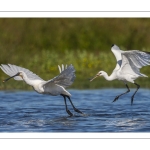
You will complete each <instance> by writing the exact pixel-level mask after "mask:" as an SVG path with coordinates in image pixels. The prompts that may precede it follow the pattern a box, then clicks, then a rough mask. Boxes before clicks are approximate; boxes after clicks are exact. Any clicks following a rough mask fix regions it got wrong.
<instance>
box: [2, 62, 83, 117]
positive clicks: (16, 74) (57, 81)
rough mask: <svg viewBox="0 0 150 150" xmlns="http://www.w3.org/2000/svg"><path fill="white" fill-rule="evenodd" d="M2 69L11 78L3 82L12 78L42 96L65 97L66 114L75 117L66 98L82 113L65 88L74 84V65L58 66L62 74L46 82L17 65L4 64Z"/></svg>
mask: <svg viewBox="0 0 150 150" xmlns="http://www.w3.org/2000/svg"><path fill="white" fill-rule="evenodd" d="M0 68H1V69H2V70H3V72H4V73H6V74H7V75H8V76H10V77H9V78H7V79H6V80H4V81H3V82H6V81H8V80H9V79H11V78H14V79H15V80H24V81H25V82H26V83H27V84H29V85H31V86H32V87H33V89H34V90H35V91H36V92H38V93H40V94H49V95H53V96H56V95H61V96H63V98H64V101H65V107H66V112H67V113H68V114H69V115H70V116H73V114H72V113H71V112H70V111H69V110H68V107H67V102H66V97H67V98H68V99H69V101H70V103H71V105H72V107H73V109H74V110H75V111H76V112H78V113H82V112H81V111H80V110H78V109H77V108H75V106H74V105H73V103H72V101H71V99H70V96H71V94H70V93H69V92H68V91H67V90H66V89H65V87H68V86H70V85H71V84H72V83H73V82H74V79H75V70H74V67H73V65H70V66H68V67H67V65H66V67H64V65H62V67H60V66H59V65H58V68H59V72H60V74H59V75H58V76H56V77H54V78H53V79H51V80H48V81H44V80H43V79H41V78H40V77H39V76H38V75H36V74H34V73H33V72H31V71H30V70H28V69H25V68H22V67H19V66H16V65H12V64H8V65H4V64H2V65H1V66H0Z"/></svg>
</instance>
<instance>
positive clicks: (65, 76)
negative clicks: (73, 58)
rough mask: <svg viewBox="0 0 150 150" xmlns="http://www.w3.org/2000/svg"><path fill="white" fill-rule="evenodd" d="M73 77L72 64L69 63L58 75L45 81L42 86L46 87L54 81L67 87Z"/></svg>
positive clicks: (72, 80)
mask: <svg viewBox="0 0 150 150" xmlns="http://www.w3.org/2000/svg"><path fill="white" fill-rule="evenodd" d="M62 70H63V69H62ZM75 77H76V76H75V69H74V67H73V65H70V66H68V67H67V68H66V69H64V70H63V71H62V72H61V73H60V74H59V75H58V76H56V77H54V78H53V79H51V80H49V81H47V83H46V84H45V85H44V86H45V87H46V86H47V87H48V86H49V84H51V83H54V84H57V85H60V86H63V87H68V86H70V85H71V84H72V83H73V82H74V79H75Z"/></svg>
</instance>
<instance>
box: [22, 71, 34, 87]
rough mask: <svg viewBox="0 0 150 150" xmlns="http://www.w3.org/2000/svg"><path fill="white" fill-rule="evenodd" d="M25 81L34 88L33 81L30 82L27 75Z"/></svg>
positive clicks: (24, 77) (24, 76)
mask: <svg viewBox="0 0 150 150" xmlns="http://www.w3.org/2000/svg"><path fill="white" fill-rule="evenodd" d="M23 80H24V81H25V82H26V83H27V84H28V85H31V86H33V85H34V83H33V80H30V79H29V78H28V77H27V75H26V74H24V75H23Z"/></svg>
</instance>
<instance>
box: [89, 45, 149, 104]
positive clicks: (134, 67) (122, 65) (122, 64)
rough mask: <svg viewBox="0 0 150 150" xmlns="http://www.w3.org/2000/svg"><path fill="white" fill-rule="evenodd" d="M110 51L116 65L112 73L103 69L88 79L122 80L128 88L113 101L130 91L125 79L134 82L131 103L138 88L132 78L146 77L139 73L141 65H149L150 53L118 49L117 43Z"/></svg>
mask: <svg viewBox="0 0 150 150" xmlns="http://www.w3.org/2000/svg"><path fill="white" fill-rule="evenodd" d="M111 51H112V52H113V54H114V55H115V57H116V60H117V64H116V67H115V69H114V70H113V72H112V74H111V75H110V76H108V74H107V73H106V72H105V71H99V72H98V73H97V75H96V76H95V77H94V78H92V79H91V80H90V81H92V80H94V79H95V78H96V77H98V76H103V77H104V78H105V79H106V80H108V81H112V80H115V79H118V80H121V81H123V82H124V83H125V85H126V87H127V89H128V90H127V91H126V92H125V93H123V94H120V95H118V96H116V98H115V99H114V101H113V102H115V101H116V100H118V98H119V97H120V96H122V95H124V94H126V93H128V92H130V89H129V87H128V85H127V81H128V82H131V83H134V84H135V85H136V86H137V89H136V91H135V92H134V94H133V95H132V97H131V105H132V104H133V99H134V95H135V94H136V92H137V91H138V89H139V88H140V85H138V84H137V83H135V81H134V80H136V79H137V78H139V77H147V76H146V75H144V74H142V73H140V68H142V67H143V66H147V65H150V53H149V52H143V51H139V50H129V51H123V50H120V48H119V47H118V46H117V45H112V48H111Z"/></svg>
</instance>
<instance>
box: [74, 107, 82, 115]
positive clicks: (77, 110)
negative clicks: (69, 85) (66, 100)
mask: <svg viewBox="0 0 150 150" xmlns="http://www.w3.org/2000/svg"><path fill="white" fill-rule="evenodd" d="M74 111H76V112H78V113H80V114H83V112H81V111H80V110H79V109H77V108H75V109H74Z"/></svg>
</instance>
